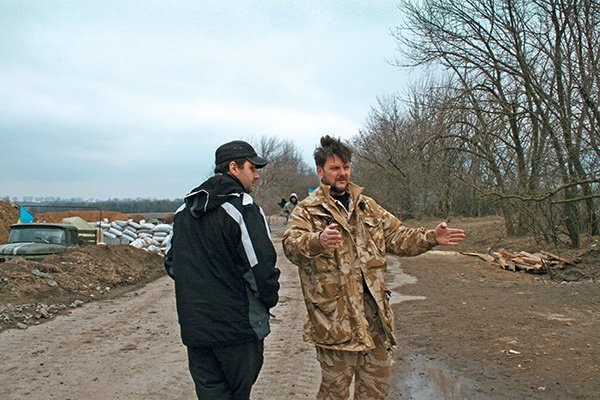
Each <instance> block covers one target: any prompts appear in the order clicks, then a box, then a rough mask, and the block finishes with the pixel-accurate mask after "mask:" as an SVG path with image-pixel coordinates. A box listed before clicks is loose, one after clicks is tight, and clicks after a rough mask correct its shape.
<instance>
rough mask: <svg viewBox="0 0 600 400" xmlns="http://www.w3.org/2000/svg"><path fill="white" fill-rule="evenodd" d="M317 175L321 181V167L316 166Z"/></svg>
mask: <svg viewBox="0 0 600 400" xmlns="http://www.w3.org/2000/svg"><path fill="white" fill-rule="evenodd" d="M317 175H319V178H321V179H323V167H319V166H317Z"/></svg>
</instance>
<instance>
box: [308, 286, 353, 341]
mask: <svg viewBox="0 0 600 400" xmlns="http://www.w3.org/2000/svg"><path fill="white" fill-rule="evenodd" d="M309 307H310V312H309V313H308V316H309V321H310V328H309V331H308V332H307V333H308V334H309V336H310V338H311V339H312V340H313V341H314V342H315V343H317V344H325V345H335V344H342V343H347V342H349V341H350V340H351V339H352V329H351V328H350V320H349V318H348V315H347V312H346V308H345V307H346V304H345V302H344V301H342V299H341V298H340V297H337V298H333V299H327V300H325V299H324V300H320V301H312V302H311V303H309Z"/></svg>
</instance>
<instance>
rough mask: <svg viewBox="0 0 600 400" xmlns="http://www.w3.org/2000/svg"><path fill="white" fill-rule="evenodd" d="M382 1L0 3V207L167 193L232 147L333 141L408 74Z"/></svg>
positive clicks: (305, 146)
mask: <svg viewBox="0 0 600 400" xmlns="http://www.w3.org/2000/svg"><path fill="white" fill-rule="evenodd" d="M396 4H397V1H394V0H389V1H388V0H372V1H368V0H356V1H352V0H336V1H326V0H314V1H313V0H302V1H267V0H265V1H242V0H240V1H227V0H215V1H206V0H196V1H193V0H189V1H177V0H173V1H134V0H126V1H124V0H123V1H121V0H118V1H117V0H115V1H108V0H89V1H85V0H74V1H58V0H39V1H29V0H19V1H15V0H0V104H1V106H0V149H1V153H2V154H1V155H0V171H1V172H2V177H1V178H0V197H4V196H10V197H11V198H12V197H17V198H19V199H22V198H23V197H24V196H33V197H34V198H35V197H48V196H50V197H61V198H66V199H69V198H73V197H75V198H83V199H86V200H87V199H99V200H105V199H110V198H138V197H139V198H157V199H174V198H180V197H183V196H184V195H185V194H186V193H187V192H188V191H189V190H190V189H192V188H193V187H194V186H196V185H197V184H199V183H201V181H203V180H204V179H205V178H206V177H207V176H208V175H209V174H210V172H211V170H212V168H213V167H214V151H215V149H216V148H217V147H218V146H219V145H220V144H222V143H224V142H226V141H230V140H235V139H244V140H248V141H252V140H257V139H259V138H260V137H261V136H267V137H271V136H277V137H281V138H283V139H286V140H287V139H292V140H293V141H294V142H295V143H296V144H297V147H298V149H299V150H300V151H301V152H302V154H303V156H304V158H305V160H306V162H307V163H308V164H309V165H310V166H313V165H314V163H313V161H312V158H311V156H312V151H313V150H314V147H315V145H316V144H317V142H318V140H319V138H320V137H321V136H322V135H324V134H333V135H335V136H339V137H342V138H344V139H348V138H350V137H352V136H353V135H355V134H356V133H357V132H358V130H359V129H360V128H362V127H363V126H364V124H365V121H366V119H367V116H368V115H369V112H370V109H371V107H373V106H376V104H377V98H378V97H381V96H385V95H390V94H393V93H398V92H401V91H402V90H403V89H404V88H405V87H406V85H407V83H408V79H407V78H408V74H407V72H406V71H401V70H399V69H398V68H396V67H394V66H392V65H390V63H391V62H393V61H394V59H395V58H396V57H397V56H398V54H397V52H396V42H395V41H394V39H393V37H392V36H391V34H390V30H391V29H392V28H393V27H394V26H398V25H399V24H400V22H399V21H400V20H401V14H400V11H399V10H398V8H397V6H396Z"/></svg>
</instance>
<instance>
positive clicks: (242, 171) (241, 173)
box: [229, 160, 260, 193]
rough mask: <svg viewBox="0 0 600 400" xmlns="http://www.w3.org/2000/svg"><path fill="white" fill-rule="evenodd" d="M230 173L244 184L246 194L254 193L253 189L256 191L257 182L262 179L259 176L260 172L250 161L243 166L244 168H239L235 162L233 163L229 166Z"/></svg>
mask: <svg viewBox="0 0 600 400" xmlns="http://www.w3.org/2000/svg"><path fill="white" fill-rule="evenodd" d="M229 172H230V173H231V175H233V176H235V177H236V178H238V180H239V181H240V182H242V186H243V187H244V190H245V191H246V193H252V189H254V185H255V184H256V181H257V180H258V179H259V178H260V175H259V174H258V170H257V169H256V167H255V166H254V164H252V163H251V162H250V161H248V160H246V162H245V163H244V165H243V168H240V167H238V165H237V164H236V163H235V162H231V163H230V164H229Z"/></svg>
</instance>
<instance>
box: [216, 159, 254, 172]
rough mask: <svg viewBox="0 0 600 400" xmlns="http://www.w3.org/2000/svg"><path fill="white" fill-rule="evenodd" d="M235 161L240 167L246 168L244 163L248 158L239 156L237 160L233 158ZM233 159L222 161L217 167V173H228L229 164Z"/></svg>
mask: <svg viewBox="0 0 600 400" xmlns="http://www.w3.org/2000/svg"><path fill="white" fill-rule="evenodd" d="M231 161H233V162H234V163H236V164H237V166H238V167H240V168H244V165H245V164H246V161H247V160H246V159H245V158H238V159H236V160H231ZM231 161H225V162H222V163H221V164H219V165H217V166H216V167H215V174H226V173H228V172H229V164H230V163H231Z"/></svg>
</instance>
